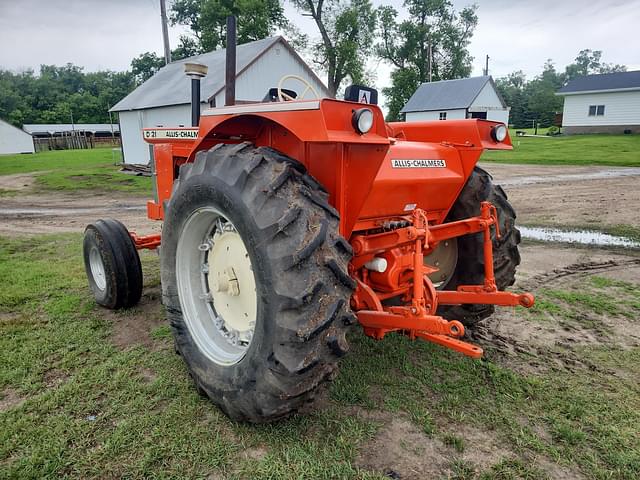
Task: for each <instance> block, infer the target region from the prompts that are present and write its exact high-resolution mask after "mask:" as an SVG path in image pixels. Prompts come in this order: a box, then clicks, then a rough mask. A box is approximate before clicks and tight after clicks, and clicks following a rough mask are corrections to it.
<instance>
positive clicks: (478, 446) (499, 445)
mask: <svg viewBox="0 0 640 480" xmlns="http://www.w3.org/2000/svg"><path fill="white" fill-rule="evenodd" d="M449 428H450V427H449ZM451 433H452V434H454V435H456V436H457V437H460V438H461V439H462V440H463V442H464V450H463V452H462V453H461V454H459V455H458V459H461V460H463V461H464V462H468V463H471V464H473V465H474V466H475V467H476V468H477V470H478V471H484V470H487V469H489V468H491V467H492V466H493V465H495V464H497V463H499V462H500V461H501V460H503V459H505V458H511V457H513V456H514V453H513V452H512V451H510V450H508V449H506V448H505V447H504V446H503V445H504V442H501V441H500V439H499V438H498V436H497V434H496V433H495V432H491V431H483V430H479V429H477V428H475V427H472V426H470V425H463V424H458V425H456V426H455V429H452V430H451Z"/></svg>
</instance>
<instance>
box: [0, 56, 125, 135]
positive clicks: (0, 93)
mask: <svg viewBox="0 0 640 480" xmlns="http://www.w3.org/2000/svg"><path fill="white" fill-rule="evenodd" d="M134 88H135V78H134V76H133V74H132V73H131V72H110V71H104V72H93V73H84V72H83V69H82V67H78V66H76V65H72V64H67V65H64V66H61V67H59V66H55V65H42V66H41V67H40V72H39V75H37V76H36V74H35V73H34V71H33V70H27V71H25V72H21V73H13V72H10V71H3V70H0V117H1V118H3V119H6V120H7V121H9V122H10V123H12V124H13V125H16V126H18V127H20V126H22V125H23V124H25V123H70V122H71V116H72V115H73V120H74V122H77V123H107V122H108V121H109V113H108V110H109V108H110V107H112V106H113V105H114V104H115V103H117V102H118V101H119V100H121V99H122V98H124V97H125V96H126V95H127V94H129V93H130V92H131V91H132V90H133V89H134Z"/></svg>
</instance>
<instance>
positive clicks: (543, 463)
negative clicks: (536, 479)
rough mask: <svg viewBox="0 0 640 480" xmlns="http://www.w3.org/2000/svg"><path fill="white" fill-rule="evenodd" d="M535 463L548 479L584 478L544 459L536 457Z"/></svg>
mask: <svg viewBox="0 0 640 480" xmlns="http://www.w3.org/2000/svg"><path fill="white" fill-rule="evenodd" d="M535 463H536V465H537V466H538V468H540V469H541V470H544V471H545V472H546V473H547V475H549V478H551V479H553V480H583V479H584V478H585V476H584V475H582V474H581V473H580V472H577V471H575V470H573V469H571V468H569V467H565V466H563V465H559V464H558V463H556V462H554V461H552V460H549V459H548V458H545V457H538V458H536V459H535Z"/></svg>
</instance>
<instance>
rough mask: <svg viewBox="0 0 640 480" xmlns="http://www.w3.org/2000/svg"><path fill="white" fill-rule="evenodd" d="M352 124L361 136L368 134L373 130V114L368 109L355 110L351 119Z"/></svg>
mask: <svg viewBox="0 0 640 480" xmlns="http://www.w3.org/2000/svg"><path fill="white" fill-rule="evenodd" d="M351 124H352V125H353V128H355V129H356V132H358V133H359V134H361V135H362V134H365V133H367V132H368V131H369V130H371V127H373V112H372V111H371V110H369V109H368V108H359V109H358V110H354V111H353V116H352V117H351Z"/></svg>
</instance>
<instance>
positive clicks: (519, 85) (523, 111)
mask: <svg viewBox="0 0 640 480" xmlns="http://www.w3.org/2000/svg"><path fill="white" fill-rule="evenodd" d="M526 84H527V79H526V77H525V75H524V72H522V70H518V71H517V72H513V73H510V74H509V75H507V76H506V77H502V78H498V79H496V88H497V90H498V92H499V93H500V95H501V96H502V99H503V100H504V101H505V103H506V104H507V105H508V106H509V107H511V110H510V111H509V122H510V123H511V124H513V125H514V126H515V127H516V128H524V127H526V126H528V125H527V118H528V106H527V98H526V96H525V86H526Z"/></svg>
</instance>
